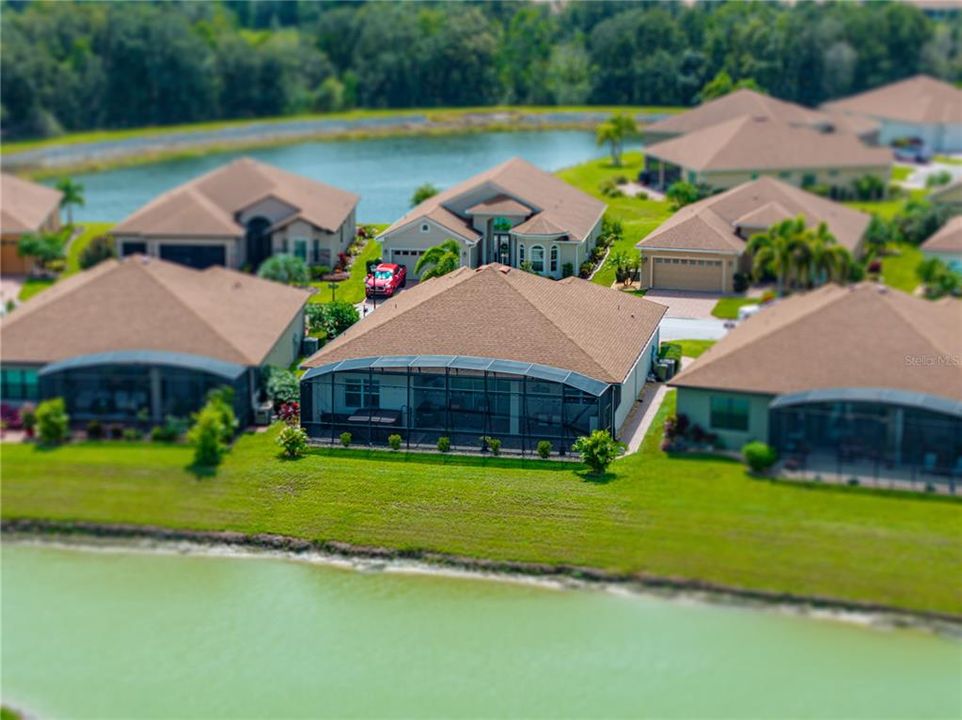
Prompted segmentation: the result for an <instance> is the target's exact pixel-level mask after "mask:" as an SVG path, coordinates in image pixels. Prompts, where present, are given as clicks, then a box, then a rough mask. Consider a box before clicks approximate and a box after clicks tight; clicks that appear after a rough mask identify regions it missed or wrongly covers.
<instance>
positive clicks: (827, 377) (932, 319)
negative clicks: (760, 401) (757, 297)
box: [671, 283, 962, 400]
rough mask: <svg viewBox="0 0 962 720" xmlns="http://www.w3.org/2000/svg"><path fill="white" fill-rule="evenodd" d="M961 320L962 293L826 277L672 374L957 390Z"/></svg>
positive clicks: (745, 384)
mask: <svg viewBox="0 0 962 720" xmlns="http://www.w3.org/2000/svg"><path fill="white" fill-rule="evenodd" d="M959 328H962V301H958V300H950V301H948V302H939V303H932V302H928V301H926V300H923V299H921V298H917V297H913V296H911V295H906V294H905V293H901V292H899V291H897V290H891V289H887V288H881V287H878V286H876V285H872V284H868V283H863V284H860V285H856V286H850V287H839V286H838V285H826V286H824V287H822V288H819V289H818V290H814V291H812V292H809V293H805V294H803V295H795V296H792V297H790V298H787V299H785V300H781V301H779V302H777V303H776V304H775V305H774V306H772V307H770V308H766V309H765V310H762V312H760V313H758V314H757V315H754V316H752V317H751V318H749V319H748V320H746V321H745V322H744V323H742V324H741V325H739V326H738V327H736V328H735V329H734V330H732V332H731V333H730V334H729V335H728V336H727V337H725V338H724V339H723V340H721V341H719V343H718V344H717V345H715V346H714V347H713V348H711V349H710V350H709V351H708V352H706V353H705V354H704V355H702V356H701V357H700V358H699V359H698V360H696V361H695V362H694V363H692V365H691V366H689V368H688V369H686V370H685V371H684V372H682V373H681V374H680V375H678V376H677V377H676V378H675V379H674V380H673V381H672V382H671V384H672V385H676V386H678V387H693V388H713V389H720V390H732V391H742V392H750V393H761V394H773V395H780V394H784V393H793V392H802V391H805V390H818V389H830V388H865V387H869V388H887V389H896V390H908V391H912V392H919V393H926V394H930V395H938V396H942V397H948V398H952V399H954V400H962V365H960V364H959V362H958V358H959V357H962V333H960V332H959ZM915 358H921V360H916V359H915Z"/></svg>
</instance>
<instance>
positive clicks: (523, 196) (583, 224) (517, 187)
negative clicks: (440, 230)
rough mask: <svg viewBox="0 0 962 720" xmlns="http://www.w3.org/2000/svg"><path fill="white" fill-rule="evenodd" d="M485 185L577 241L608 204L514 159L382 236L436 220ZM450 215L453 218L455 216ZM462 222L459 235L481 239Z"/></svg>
mask: <svg viewBox="0 0 962 720" xmlns="http://www.w3.org/2000/svg"><path fill="white" fill-rule="evenodd" d="M486 183H490V184H491V185H493V186H495V187H496V188H497V189H498V190H499V191H500V193H498V194H506V195H508V196H512V197H515V198H517V199H518V200H520V201H522V202H523V203H524V204H526V205H530V206H531V207H532V208H534V209H535V210H536V214H535V216H534V217H538V216H539V215H540V216H541V217H543V218H545V219H546V220H548V221H550V222H551V223H552V225H554V226H556V227H558V228H562V232H565V233H567V234H568V235H570V236H571V237H572V238H573V239H575V240H583V239H584V238H585V237H587V235H588V234H589V233H590V232H591V231H592V229H594V226H595V224H596V223H597V222H598V220H599V218H600V217H601V214H602V213H603V212H604V210H605V204H604V203H603V202H601V201H600V200H596V199H595V198H593V197H591V196H590V195H588V194H586V193H583V192H582V191H581V190H578V189H577V188H575V187H572V186H571V185H569V184H568V183H566V182H565V181H564V180H561V179H560V178H557V177H555V176H554V175H552V174H551V173H548V172H545V171H544V170H541V169H540V168H537V167H535V166H534V165H532V164H531V163H529V162H528V161H526V160H522V159H521V158H512V159H510V160H507V161H505V162H503V163H501V164H500V165H496V166H495V167H493V168H491V169H490V170H485V171H484V172H482V173H479V174H477V175H475V176H474V177H472V178H469V179H467V180H465V181H463V182H460V183H458V184H457V185H454V186H452V187H450V188H448V189H447V190H444V191H442V192H440V193H438V194H437V195H435V196H434V197H430V198H428V199H427V200H425V201H424V202H422V203H421V204H420V205H417V206H416V207H414V208H413V209H411V210H410V211H409V212H407V213H406V214H405V215H404V217H402V218H401V219H400V220H398V221H396V222H395V223H394V224H393V225H391V227H389V228H388V229H387V230H385V231H384V232H383V233H381V235H382V236H383V235H386V234H388V233H390V232H393V231H394V230H397V229H398V228H401V227H404V226H405V225H408V224H410V223H412V222H415V221H416V220H418V219H420V218H422V217H425V216H429V217H434V212H435V211H436V210H437V209H438V208H443V207H445V206H447V204H448V203H449V202H450V201H452V200H454V199H455V198H457V197H459V196H461V195H464V194H465V193H467V192H470V191H472V190H475V189H476V188H479V187H481V186H482V185H484V184H486ZM446 212H447V211H446ZM449 214H451V215H453V213H449ZM453 216H454V217H457V216H456V215H453ZM459 222H460V223H461V224H462V225H463V226H464V228H465V229H464V230H460V231H458V232H462V233H467V232H470V233H471V235H469V237H478V234H477V232H475V231H474V230H472V229H470V226H469V225H468V224H467V223H466V222H465V221H464V220H460V219H459Z"/></svg>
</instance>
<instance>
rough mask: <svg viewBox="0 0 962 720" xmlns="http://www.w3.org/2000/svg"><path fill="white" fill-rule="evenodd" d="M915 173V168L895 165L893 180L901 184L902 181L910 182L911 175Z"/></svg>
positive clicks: (893, 167)
mask: <svg viewBox="0 0 962 720" xmlns="http://www.w3.org/2000/svg"><path fill="white" fill-rule="evenodd" d="M914 172H915V168H912V167H908V166H907V165H893V166H892V179H893V180H897V181H899V182H901V181H902V180H908V179H909V175H911V174H912V173H914Z"/></svg>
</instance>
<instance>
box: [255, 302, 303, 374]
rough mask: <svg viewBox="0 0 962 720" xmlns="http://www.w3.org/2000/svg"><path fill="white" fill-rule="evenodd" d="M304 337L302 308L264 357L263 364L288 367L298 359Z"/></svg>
mask: <svg viewBox="0 0 962 720" xmlns="http://www.w3.org/2000/svg"><path fill="white" fill-rule="evenodd" d="M303 339H304V309H303V308H301V310H300V312H298V313H297V316H296V317H295V318H294V319H293V320H292V321H291V323H290V325H288V326H287V327H286V328H285V329H284V332H283V333H282V334H281V336H280V337H279V338H278V339H277V342H276V343H274V347H273V348H271V351H270V352H269V353H268V354H267V356H266V357H265V358H264V362H263V363H262V365H263V366H268V365H270V366H273V367H280V368H285V369H286V368H288V367H290V365H291V363H292V362H294V361H295V360H297V358H298V357H299V356H300V352H301V340H303Z"/></svg>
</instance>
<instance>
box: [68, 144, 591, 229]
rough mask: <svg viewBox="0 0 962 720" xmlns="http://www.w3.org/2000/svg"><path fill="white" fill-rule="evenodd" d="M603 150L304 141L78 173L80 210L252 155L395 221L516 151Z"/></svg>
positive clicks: (149, 194)
mask: <svg viewBox="0 0 962 720" xmlns="http://www.w3.org/2000/svg"><path fill="white" fill-rule="evenodd" d="M603 154H604V150H603V149H602V148H598V147H597V145H596V143H595V139H594V135H593V134H592V133H590V132H586V131H583V130H549V131H521V132H484V133H474V134H467V135H448V136H437V137H432V136H420V137H417V136H415V137H391V138H373V139H367V140H338V141H332V142H323V141H315V142H304V143H298V144H296V145H284V146H279V147H272V148H264V149H259V150H241V151H236V152H228V153H212V154H209V155H204V156H198V157H191V158H184V159H179V160H168V161H164V162H157V163H151V164H149V165H140V166H136V167H130V168H120V169H117V170H106V171H103V172H94V173H86V174H81V175H76V176H75V179H77V180H79V181H80V182H81V183H83V185H84V188H85V198H86V204H85V206H84V207H83V208H79V209H77V210H76V211H75V216H76V217H77V218H78V219H80V220H94V221H108V222H118V221H120V220H122V219H124V218H125V217H126V216H127V215H129V214H130V213H132V212H133V211H134V210H136V209H137V208H139V207H140V206H141V205H143V204H144V203H146V202H148V201H149V200H151V199H153V198H154V197H156V196H157V195H159V194H160V193H162V192H164V191H165V190H169V189H170V188H172V187H175V186H177V185H179V184H181V183H183V182H186V181H187V180H190V179H191V178H194V177H196V176H198V175H200V174H202V173H205V172H207V171H208V170H211V169H213V168H216V167H218V166H220V165H222V164H224V163H227V162H230V161H231V160H232V159H234V158H235V157H239V156H241V155H246V156H250V157H253V158H256V159H258V160H262V161H263V162H266V163H270V164H272V165H276V166H277V167H280V168H283V169H284V170H289V171H291V172H294V173H298V174H301V175H304V176H306V177H310V178H314V179H315V180H320V181H322V182H326V183H329V184H331V185H336V186H338V187H341V188H344V189H345V190H351V191H352V192H355V193H357V194H359V195H360V196H361V202H360V205H359V206H358V220H360V221H361V222H393V221H394V220H396V219H397V218H399V217H400V216H401V215H403V214H404V213H405V212H406V211H407V210H408V209H409V208H410V200H411V195H412V194H413V192H414V189H415V188H416V187H418V186H419V185H421V184H422V183H425V182H430V183H433V184H434V185H436V186H438V187H440V188H445V187H448V186H450V185H453V184H454V183H456V182H459V181H461V180H464V179H465V178H468V177H470V176H471V175H474V174H475V173H478V172H480V171H482V170H486V169H487V168H489V167H491V166H492V165H496V164H498V163H500V162H502V161H504V160H507V159H508V158H511V157H514V156H515V155H518V156H521V157H523V158H525V159H527V160H529V161H530V162H532V163H534V164H535V165H537V166H538V167H541V168H543V169H545V170H551V171H554V170H559V169H561V168H563V167H567V166H569V165H574V164H576V163H580V162H583V161H585V160H588V159H590V158H593V157H600V156H601V155H603ZM54 182H55V180H50V181H49V183H50V184H53V183H54Z"/></svg>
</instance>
